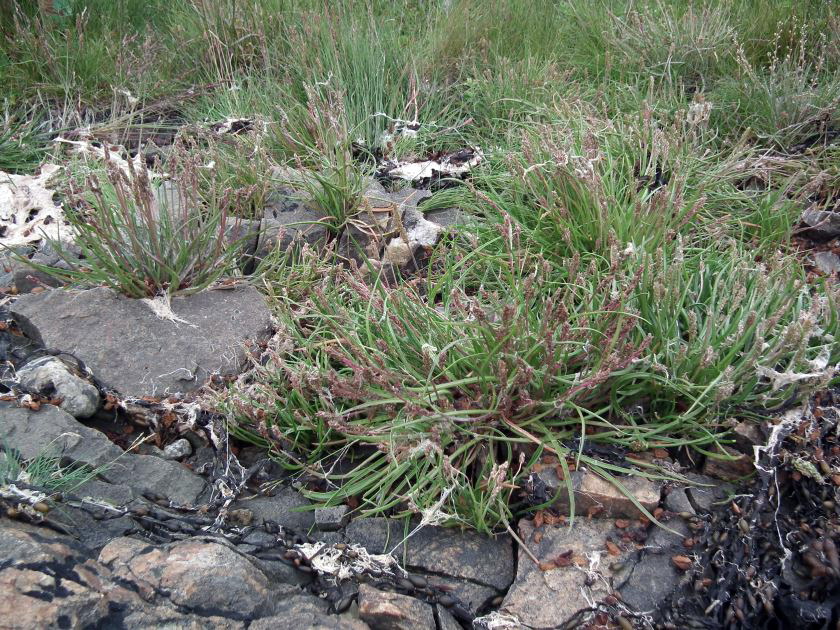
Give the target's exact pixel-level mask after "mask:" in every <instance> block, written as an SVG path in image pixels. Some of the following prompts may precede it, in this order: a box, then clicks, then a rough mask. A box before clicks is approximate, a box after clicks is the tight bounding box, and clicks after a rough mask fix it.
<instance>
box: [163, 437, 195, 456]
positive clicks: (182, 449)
mask: <svg viewBox="0 0 840 630" xmlns="http://www.w3.org/2000/svg"><path fill="white" fill-rule="evenodd" d="M191 454H192V444H190V441H189V440H187V439H185V438H179V439H177V440H175V441H174V442H172V443H171V444H167V445H166V446H165V447H164V448H163V456H164V457H165V458H166V459H176V460H180V459H183V458H185V457H187V456H188V455H191Z"/></svg>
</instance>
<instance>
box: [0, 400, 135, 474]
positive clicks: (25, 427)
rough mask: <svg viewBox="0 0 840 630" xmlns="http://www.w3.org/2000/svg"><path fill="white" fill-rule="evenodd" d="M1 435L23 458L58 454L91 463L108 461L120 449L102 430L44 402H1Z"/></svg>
mask: <svg viewBox="0 0 840 630" xmlns="http://www.w3.org/2000/svg"><path fill="white" fill-rule="evenodd" d="M0 437H2V438H3V439H4V440H5V443H6V446H8V447H10V448H14V449H16V450H17V451H18V452H19V453H20V456H21V457H22V458H23V459H34V458H35V457H38V455H41V454H46V455H61V456H62V457H66V458H68V459H70V460H72V461H74V462H76V463H79V464H88V465H89V466H92V467H94V468H95V467H97V466H104V465H108V464H111V463H112V462H114V461H115V460H116V459H117V458H119V457H120V456H121V455H123V451H122V449H121V448H120V447H118V446H117V445H116V444H114V443H113V442H111V441H110V440H109V439H108V438H107V437H105V434H104V433H100V432H99V431H97V430H96V429H91V428H90V427H86V426H85V425H83V424H80V423H79V422H78V421H77V420H76V419H75V418H74V417H73V416H71V415H70V414H69V413H67V412H66V411H64V410H62V409H59V408H58V407H54V406H52V405H43V406H41V408H40V409H39V410H38V411H31V410H29V409H24V408H21V407H7V406H0Z"/></svg>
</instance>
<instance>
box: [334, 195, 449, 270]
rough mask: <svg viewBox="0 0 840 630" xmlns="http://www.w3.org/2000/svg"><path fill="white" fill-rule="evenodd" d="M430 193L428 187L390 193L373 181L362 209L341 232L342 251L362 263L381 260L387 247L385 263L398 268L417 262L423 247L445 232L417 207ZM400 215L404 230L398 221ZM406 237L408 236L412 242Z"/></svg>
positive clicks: (349, 257)
mask: <svg viewBox="0 0 840 630" xmlns="http://www.w3.org/2000/svg"><path fill="white" fill-rule="evenodd" d="M430 195H431V193H430V192H429V191H428V190H415V189H413V188H405V189H403V190H398V191H395V192H387V191H386V190H385V189H384V188H383V187H382V186H381V185H380V184H379V183H376V182H374V183H372V184H371V185H370V186H369V187H368V189H367V190H366V191H365V193H364V200H363V202H362V205H361V209H360V210H359V212H358V213H357V214H356V215H354V216H353V217H352V220H351V221H349V222H348V224H347V226H346V227H345V229H344V231H343V232H342V234H341V237H340V239H339V242H338V253H339V254H340V255H341V256H343V257H344V258H347V259H352V260H355V261H356V263H357V264H359V265H362V264H364V263H365V261H367V260H368V259H371V260H374V261H379V260H380V258H381V257H382V255H383V247H384V248H385V256H384V258H383V259H382V262H383V263H387V264H390V265H393V266H395V267H397V266H404V265H407V264H408V263H409V262H413V261H416V260H417V258H418V257H420V250H421V249H422V248H424V247H430V246H431V245H434V243H436V242H437V239H438V237H439V235H440V233H441V231H442V228H441V227H440V226H439V225H437V224H435V223H432V222H430V221H427V220H426V219H425V218H424V217H423V214H422V213H421V212H420V211H419V210H418V209H417V204H419V203H420V202H421V201H422V200H423V199H425V198H427V197H429V196H430ZM397 216H398V217H400V223H401V224H402V229H400V225H399V224H398V223H397V222H396V221H395V217H397ZM403 236H407V237H408V243H406V242H405V239H404V238H403ZM386 243H387V247H385V246H386Z"/></svg>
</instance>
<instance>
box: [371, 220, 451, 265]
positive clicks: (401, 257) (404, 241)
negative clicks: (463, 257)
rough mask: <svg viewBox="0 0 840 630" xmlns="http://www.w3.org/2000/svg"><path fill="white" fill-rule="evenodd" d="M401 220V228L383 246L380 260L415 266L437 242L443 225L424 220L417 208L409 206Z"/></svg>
mask: <svg viewBox="0 0 840 630" xmlns="http://www.w3.org/2000/svg"><path fill="white" fill-rule="evenodd" d="M402 222H403V230H402V232H401V233H400V234H399V235H398V236H395V237H394V238H392V239H391V240H390V241H389V242H388V244H387V245H386V246H385V252H384V253H383V255H382V262H383V263H388V264H391V265H394V266H397V267H406V266H407V265H409V264H412V265H414V266H415V267H416V266H417V265H418V262H419V261H420V260H421V259H423V258H424V256H425V255H426V252H428V251H429V250H431V248H432V247H434V246H435V245H436V244H437V242H438V239H439V238H440V235H441V234H442V233H443V227H441V226H440V225H438V224H437V223H434V222H432V221H428V220H426V219H425V218H424V217H423V215H422V214H421V213H420V212H419V211H418V210H415V209H411V208H409V209H406V210H405V211H404V212H403V215H402Z"/></svg>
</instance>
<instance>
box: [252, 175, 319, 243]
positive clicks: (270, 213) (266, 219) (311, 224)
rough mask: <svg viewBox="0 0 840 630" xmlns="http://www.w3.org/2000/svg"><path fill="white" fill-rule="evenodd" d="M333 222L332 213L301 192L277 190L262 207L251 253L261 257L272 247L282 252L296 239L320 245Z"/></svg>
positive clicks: (296, 240)
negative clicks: (258, 232)
mask: <svg viewBox="0 0 840 630" xmlns="http://www.w3.org/2000/svg"><path fill="white" fill-rule="evenodd" d="M332 223H333V222H332V221H331V217H330V216H329V215H327V213H326V212H324V211H323V210H321V209H320V208H318V207H317V206H315V205H314V204H313V203H312V202H311V201H309V200H307V199H306V195H305V194H304V193H295V192H293V191H291V190H287V189H282V190H279V191H277V192H275V193H274V194H272V195H271V196H270V197H269V201H268V203H267V205H266V207H265V211H264V213H263V220H262V225H261V227H260V234H259V237H258V240H257V244H256V247H255V254H254V256H255V258H257V259H262V258H265V257H266V256H267V255H268V254H269V253H271V252H272V251H276V250H280V251H282V252H285V251H287V250H288V249H289V248H290V247H291V246H292V244H293V243H296V242H303V243H307V244H308V245H310V246H312V247H322V246H323V245H324V244H325V243H326V242H327V238H328V236H329V232H330V226H331V225H332Z"/></svg>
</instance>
